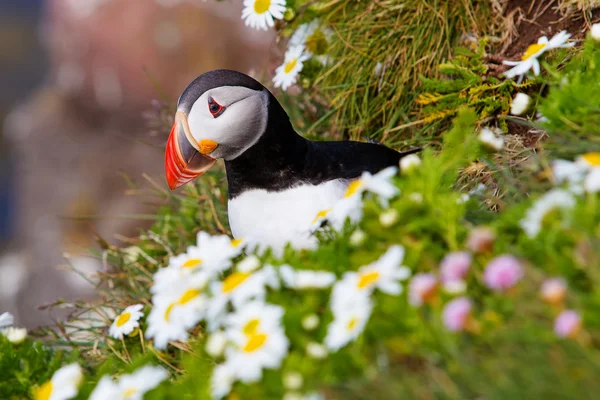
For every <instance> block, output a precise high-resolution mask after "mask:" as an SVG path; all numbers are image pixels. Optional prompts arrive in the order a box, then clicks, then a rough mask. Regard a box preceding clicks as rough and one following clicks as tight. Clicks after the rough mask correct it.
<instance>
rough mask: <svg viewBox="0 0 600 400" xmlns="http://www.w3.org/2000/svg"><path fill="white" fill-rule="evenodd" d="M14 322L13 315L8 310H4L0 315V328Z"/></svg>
mask: <svg viewBox="0 0 600 400" xmlns="http://www.w3.org/2000/svg"><path fill="white" fill-rule="evenodd" d="M14 323H15V317H13V315H12V314H11V313H9V312H4V313H2V314H1V315H0V328H4V327H6V326H11V325H12V324H14Z"/></svg>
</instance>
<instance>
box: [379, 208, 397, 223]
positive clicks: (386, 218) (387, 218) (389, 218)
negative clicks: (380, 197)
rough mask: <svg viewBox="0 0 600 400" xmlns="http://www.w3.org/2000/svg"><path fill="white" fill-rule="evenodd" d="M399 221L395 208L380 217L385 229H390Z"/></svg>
mask: <svg viewBox="0 0 600 400" xmlns="http://www.w3.org/2000/svg"><path fill="white" fill-rule="evenodd" d="M396 221H398V211H396V210H395V209H393V208H390V209H389V210H386V211H384V212H382V213H381V215H379V222H380V223H381V225H382V226H383V227H385V228H389V227H390V226H392V225H394V224H395V223H396Z"/></svg>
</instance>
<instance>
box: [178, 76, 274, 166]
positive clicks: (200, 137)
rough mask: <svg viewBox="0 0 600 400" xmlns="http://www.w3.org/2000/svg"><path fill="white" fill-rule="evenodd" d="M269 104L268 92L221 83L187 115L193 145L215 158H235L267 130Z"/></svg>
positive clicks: (195, 104) (206, 94) (201, 97)
mask: <svg viewBox="0 0 600 400" xmlns="http://www.w3.org/2000/svg"><path fill="white" fill-rule="evenodd" d="M267 107H268V97H267V92H266V91H257V90H252V89H249V88H245V87H242V86H221V87H217V88H214V89H210V90H208V91H206V92H204V93H203V94H202V95H201V96H200V97H199V98H198V100H196V101H195V102H194V105H193V106H192V108H191V110H190V113H189V115H188V117H187V120H188V125H189V129H190V133H191V136H192V138H193V142H192V145H195V144H196V145H197V147H196V146H194V147H196V150H198V151H199V152H200V153H202V154H205V155H208V156H210V157H211V158H215V159H217V158H223V159H225V160H233V159H234V158H236V157H237V156H239V155H240V154H242V153H243V152H244V151H245V150H247V149H248V148H250V147H251V146H252V145H253V144H255V143H256V142H257V141H258V139H259V138H260V136H261V135H262V133H263V132H264V130H265V128H266V125H267V114H268V112H267Z"/></svg>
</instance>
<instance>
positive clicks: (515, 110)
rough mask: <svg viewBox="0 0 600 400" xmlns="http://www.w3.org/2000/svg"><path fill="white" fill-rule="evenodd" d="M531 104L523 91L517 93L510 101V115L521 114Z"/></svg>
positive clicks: (529, 98)
mask: <svg viewBox="0 0 600 400" xmlns="http://www.w3.org/2000/svg"><path fill="white" fill-rule="evenodd" d="M529 106H531V97H529V96H528V95H526V94H525V93H517V95H516V96H515V98H514V99H513V101H512V103H511V104H510V113H511V114H512V115H523V114H525V113H526V112H527V110H529Z"/></svg>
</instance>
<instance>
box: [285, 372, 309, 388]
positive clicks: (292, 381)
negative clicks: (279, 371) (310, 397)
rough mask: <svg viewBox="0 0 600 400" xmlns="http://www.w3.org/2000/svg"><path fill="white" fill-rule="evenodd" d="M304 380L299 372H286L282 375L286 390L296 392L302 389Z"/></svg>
mask: <svg viewBox="0 0 600 400" xmlns="http://www.w3.org/2000/svg"><path fill="white" fill-rule="evenodd" d="M303 383H304V378H303V377H302V374H300V373H299V372H288V373H286V374H285V375H283V386H284V387H285V388H286V389H288V390H297V389H300V388H301V387H302V384H303Z"/></svg>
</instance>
